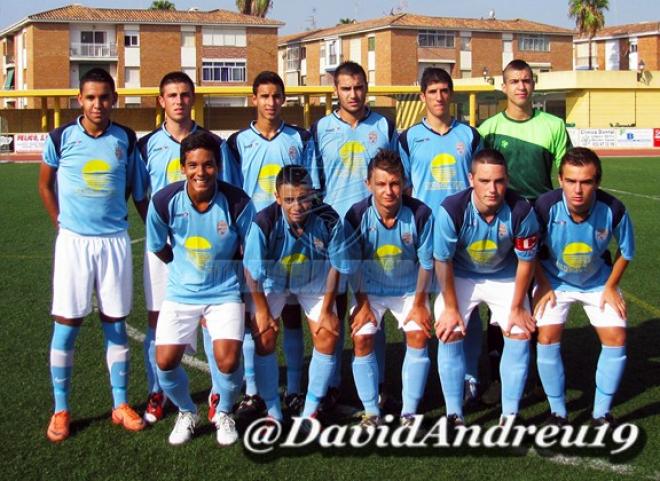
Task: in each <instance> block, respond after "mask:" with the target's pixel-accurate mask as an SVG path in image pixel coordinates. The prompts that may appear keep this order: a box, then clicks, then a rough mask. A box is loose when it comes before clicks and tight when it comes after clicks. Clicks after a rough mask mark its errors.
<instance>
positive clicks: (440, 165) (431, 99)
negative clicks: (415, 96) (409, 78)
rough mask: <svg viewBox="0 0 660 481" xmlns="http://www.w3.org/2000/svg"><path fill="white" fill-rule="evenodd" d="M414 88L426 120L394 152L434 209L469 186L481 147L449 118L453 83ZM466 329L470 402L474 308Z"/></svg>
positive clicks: (446, 78) (431, 79)
mask: <svg viewBox="0 0 660 481" xmlns="http://www.w3.org/2000/svg"><path fill="white" fill-rule="evenodd" d="M420 85H421V93H420V95H419V97H420V99H421V101H422V102H424V104H425V105H426V117H425V118H424V119H422V121H421V122H420V123H418V124H415V125H413V126H412V127H410V128H409V129H407V130H404V131H403V133H402V134H401V136H400V137H399V153H400V154H401V160H402V161H403V165H404V167H405V170H406V178H407V179H408V180H409V182H410V186H411V188H412V196H413V197H415V198H417V199H419V200H421V201H422V202H424V203H425V204H426V205H428V206H429V207H431V209H436V210H437V209H439V208H440V204H441V203H442V201H443V200H444V199H445V197H447V196H448V195H451V194H455V193H456V192H458V191H460V190H463V189H466V188H467V187H468V186H469V180H468V174H469V172H470V164H471V162H472V156H473V155H474V154H475V153H476V152H477V151H478V150H479V149H481V136H480V135H479V132H478V131H477V130H476V129H474V128H473V127H470V126H469V125H466V124H464V123H461V122H459V121H457V120H456V119H454V118H452V116H451V112H450V111H449V107H450V105H451V101H452V97H453V94H454V82H453V81H452V78H451V76H450V75H449V74H448V73H447V72H446V71H445V70H443V69H441V68H436V67H428V68H426V69H424V73H422V78H421V80H420ZM469 326H471V329H470V331H469V332H468V333H467V335H466V338H465V342H464V348H465V350H466V352H465V359H466V376H465V377H466V378H465V396H466V399H467V400H474V399H476V397H477V392H478V382H477V379H478V367H479V353H480V352H481V331H482V324H481V318H480V317H479V310H478V309H475V310H474V311H473V313H472V320H471V322H470V323H469Z"/></svg>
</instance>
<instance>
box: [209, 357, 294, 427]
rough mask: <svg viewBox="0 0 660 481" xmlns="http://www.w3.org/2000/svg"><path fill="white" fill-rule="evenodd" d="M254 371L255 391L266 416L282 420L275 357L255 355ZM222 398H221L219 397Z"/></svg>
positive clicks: (278, 376) (278, 377) (277, 369)
mask: <svg viewBox="0 0 660 481" xmlns="http://www.w3.org/2000/svg"><path fill="white" fill-rule="evenodd" d="M254 370H255V373H256V379H257V389H258V390H259V395H260V396H261V397H262V398H263V400H264V402H265V403H266V407H267V408H268V415H269V416H271V417H273V418H275V419H277V420H278V421H281V420H282V407H281V405H280V395H279V392H278V389H277V388H278V387H279V380H280V375H279V368H278V367H277V355H276V354H275V353H274V352H273V353H271V354H267V355H265V356H260V355H259V354H255V356H254ZM221 398H222V396H221Z"/></svg>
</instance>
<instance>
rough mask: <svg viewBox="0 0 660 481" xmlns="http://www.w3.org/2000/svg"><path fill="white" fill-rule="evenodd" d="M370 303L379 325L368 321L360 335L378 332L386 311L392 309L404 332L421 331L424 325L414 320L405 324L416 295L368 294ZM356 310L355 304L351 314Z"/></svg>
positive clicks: (358, 333)
mask: <svg viewBox="0 0 660 481" xmlns="http://www.w3.org/2000/svg"><path fill="white" fill-rule="evenodd" d="M368 297H369V305H370V306H371V312H373V314H374V317H375V318H376V320H377V321H378V325H377V326H374V325H373V324H372V323H370V322H369V323H367V324H365V325H364V326H362V327H361V328H360V330H359V331H358V332H357V334H356V335H358V336H370V335H374V334H376V332H377V331H378V330H379V329H380V328H381V325H382V323H383V316H385V312H386V311H388V310H389V311H390V312H391V313H392V315H393V316H394V318H395V319H396V320H397V321H398V323H399V329H403V331H404V332H410V331H421V330H422V327H421V326H420V325H419V324H417V323H416V322H415V321H414V320H411V321H410V322H408V323H407V324H404V323H403V321H405V320H406V317H407V316H408V313H410V310H411V309H412V307H413V303H414V302H415V295H414V294H412V295H409V296H405V297H393V296H390V297H385V296H368ZM426 302H427V305H426V307H430V306H429V305H428V300H427V301H426ZM353 310H355V304H354V305H353V306H351V314H352V313H353Z"/></svg>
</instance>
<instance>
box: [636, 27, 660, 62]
mask: <svg viewBox="0 0 660 481" xmlns="http://www.w3.org/2000/svg"><path fill="white" fill-rule="evenodd" d="M637 58H638V59H639V60H644V64H645V65H646V67H645V68H646V70H660V35H655V36H653V37H639V38H638V40H637Z"/></svg>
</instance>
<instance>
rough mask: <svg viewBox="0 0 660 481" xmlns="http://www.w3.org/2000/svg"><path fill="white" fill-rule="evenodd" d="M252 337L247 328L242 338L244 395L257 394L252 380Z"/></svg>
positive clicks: (254, 382)
mask: <svg viewBox="0 0 660 481" xmlns="http://www.w3.org/2000/svg"><path fill="white" fill-rule="evenodd" d="M254 356H255V354H254V339H252V333H251V332H250V330H249V329H246V330H245V337H244V338H243V366H244V369H245V395H246V396H254V395H255V394H257V382H256V381H255V380H254Z"/></svg>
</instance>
